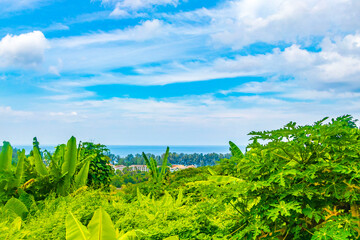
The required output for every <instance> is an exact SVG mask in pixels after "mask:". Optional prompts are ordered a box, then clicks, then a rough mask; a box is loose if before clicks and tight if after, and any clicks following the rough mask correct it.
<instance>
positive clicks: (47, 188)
mask: <svg viewBox="0 0 360 240" xmlns="http://www.w3.org/2000/svg"><path fill="white" fill-rule="evenodd" d="M250 135H251V141H252V142H251V143H250V144H249V145H248V147H247V151H246V153H245V154H243V153H241V151H240V149H239V148H238V147H237V146H236V145H235V144H234V143H232V142H230V150H231V152H232V155H233V156H232V157H231V158H230V159H223V160H221V161H219V162H218V164H217V165H216V166H213V167H201V168H194V169H186V170H183V171H178V172H174V173H170V172H168V171H166V168H167V162H168V156H169V155H170V154H169V148H167V151H166V153H165V154H164V159H163V160H162V161H161V160H160V161H159V159H154V158H152V157H150V158H148V157H147V155H145V154H144V155H145V156H144V161H146V162H147V165H148V166H149V168H150V170H151V171H150V173H149V174H148V175H150V176H151V179H150V180H149V181H146V177H145V176H146V174H145V173H142V174H143V175H139V173H128V172H126V170H125V171H124V172H122V173H120V172H118V173H117V175H116V177H118V180H119V182H120V184H121V189H116V188H115V187H113V186H109V187H108V188H105V189H104V188H102V189H101V190H100V189H97V190H96V189H93V188H91V187H87V186H85V185H86V183H87V179H86V178H87V176H90V175H91V174H93V173H94V171H93V172H92V173H91V166H92V164H94V163H96V164H99V165H96V166H98V167H99V169H95V170H96V171H98V173H102V172H100V170H101V171H104V169H103V168H102V167H103V166H106V167H107V166H109V165H107V163H108V158H101V157H100V160H101V161H100V162H96V161H95V162H94V161H92V159H93V158H95V157H99V156H101V154H105V152H106V151H105V149H103V147H102V145H99V146H97V145H96V146H94V144H88V145H89V146H84V145H81V144H80V145H79V147H78V148H76V140H75V139H70V141H69V142H70V144H69V143H68V145H64V144H63V145H59V146H58V147H57V148H56V150H55V152H54V153H53V154H50V153H48V152H46V151H45V152H41V151H40V148H39V146H38V142H37V141H36V142H37V145H36V146H34V150H33V151H32V155H31V156H29V157H26V156H25V152H24V151H22V152H20V151H18V154H17V159H18V161H17V166H15V164H14V163H13V164H14V165H11V164H10V165H7V166H8V167H7V168H6V170H5V169H0V190H1V191H0V197H1V199H0V201H2V202H3V203H5V204H4V205H1V204H0V239H40V240H42V239H70V240H72V239H116V240H120V239H123V240H124V239H127V240H129V239H156V240H157V239H168V240H176V239H245V240H248V239H255V240H258V239H259V240H260V239H339V240H340V239H341V240H342V239H358V238H359V232H360V218H359V216H360V208H359V206H360V187H359V184H360V144H359V141H360V130H359V129H358V128H356V125H355V121H354V120H353V119H352V117H351V116H343V117H339V118H337V119H332V120H328V119H323V120H321V121H318V122H316V123H314V124H313V125H311V126H310V125H305V126H298V125H296V124H295V123H293V122H291V123H289V124H287V125H286V126H285V127H283V128H281V129H278V130H273V131H264V132H251V133H250ZM9 145H10V144H9ZM10 147H11V146H10ZM2 151H4V152H7V151H12V148H11V149H10V148H9V147H6V148H3V150H2ZM74 152H75V153H76V154H74ZM70 155H71V157H69V156H70ZM0 156H1V157H2V161H3V162H4V160H3V159H6V162H7V163H8V162H9V158H8V156H10V155H8V152H7V153H6V154H5V153H2V154H1V155H0ZM4 156H6V157H4ZM104 156H106V155H104ZM36 158H37V160H36ZM69 159H73V160H71V161H70V160H69ZM74 159H75V160H74ZM149 159H150V160H149ZM45 162H46V163H45ZM40 163H42V164H43V166H45V169H46V171H47V174H45V171H43V170H41V169H42V168H43V167H39V166H42V165H40ZM159 163H161V165H162V166H161V168H158V164H159ZM109 167H110V166H109ZM93 170H94V169H93ZM41 172H42V173H43V174H42V173H41ZM69 172H70V175H68V174H69ZM105 175H106V173H105ZM148 175H147V176H148ZM125 176H126V177H125ZM140 176H141V177H144V178H141V179H140ZM66 178H68V179H69V181H70V185H69V186H67V187H65V188H64V185H63V183H64V182H65V179H66ZM114 179H115V177H114V178H113V181H115V180H114ZM125 179H132V180H133V181H129V182H128V183H126V184H124V182H125ZM98 180H99V181H102V180H101V179H98ZM137 180H141V182H140V183H137ZM94 181H95V180H94ZM96 181H97V180H96ZM131 182H134V183H135V184H132V183H131ZM149 183H150V184H149ZM153 183H155V184H153ZM88 184H89V183H88ZM90 185H91V186H96V184H94V183H91V184H90ZM99 185H105V184H99ZM59 189H66V193H65V194H59V193H62V192H61V191H59ZM67 193H70V194H67ZM12 197H13V198H12ZM14 197H16V198H14ZM85 226H88V227H85Z"/></svg>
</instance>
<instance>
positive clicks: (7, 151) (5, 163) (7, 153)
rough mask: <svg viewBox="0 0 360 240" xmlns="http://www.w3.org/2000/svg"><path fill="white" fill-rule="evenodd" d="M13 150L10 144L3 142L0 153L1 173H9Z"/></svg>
mask: <svg viewBox="0 0 360 240" xmlns="http://www.w3.org/2000/svg"><path fill="white" fill-rule="evenodd" d="M12 153H13V149H12V147H11V145H10V143H9V142H3V146H2V148H1V153H0V171H7V170H9V168H10V166H11V160H12Z"/></svg>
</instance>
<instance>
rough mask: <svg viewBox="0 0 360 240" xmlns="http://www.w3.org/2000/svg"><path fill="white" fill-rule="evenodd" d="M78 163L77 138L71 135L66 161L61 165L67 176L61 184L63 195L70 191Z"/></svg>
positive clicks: (63, 173) (64, 174) (67, 146)
mask: <svg viewBox="0 0 360 240" xmlns="http://www.w3.org/2000/svg"><path fill="white" fill-rule="evenodd" d="M76 164H77V149H76V139H75V138H74V137H71V138H70V139H69V141H68V142H67V145H66V151H65V157H64V162H63V164H62V167H61V174H62V175H63V176H65V177H64V183H63V184H62V185H61V189H60V192H61V193H62V194H63V195H66V194H68V193H69V190H70V181H71V179H72V177H73V176H74V173H75V169H76Z"/></svg>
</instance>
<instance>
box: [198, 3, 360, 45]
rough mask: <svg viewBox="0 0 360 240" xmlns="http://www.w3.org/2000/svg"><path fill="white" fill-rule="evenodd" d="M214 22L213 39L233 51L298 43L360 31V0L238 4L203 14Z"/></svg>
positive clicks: (227, 4)
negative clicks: (259, 46)
mask: <svg viewBox="0 0 360 240" xmlns="http://www.w3.org/2000/svg"><path fill="white" fill-rule="evenodd" d="M202 15H206V16H208V17H210V18H211V24H210V27H211V28H215V29H217V30H218V32H217V33H215V34H213V35H212V36H213V39H214V40H216V41H219V42H221V43H223V44H226V45H230V46H232V47H233V48H242V47H243V46H246V45H249V44H252V43H255V42H267V43H277V42H279V41H284V42H297V41H303V42H306V41H307V40H309V39H311V38H313V37H314V36H324V35H329V36H334V35H336V34H343V33H352V32H353V31H355V30H356V29H359V27H360V2H359V1H357V0H331V1H328V0H317V1H315V0H274V1H267V0H238V1H229V2H227V3H226V4H225V5H224V6H223V7H222V8H217V9H211V10H203V11H202V12H198V14H197V15H195V16H193V17H195V18H197V17H201V16H202Z"/></svg>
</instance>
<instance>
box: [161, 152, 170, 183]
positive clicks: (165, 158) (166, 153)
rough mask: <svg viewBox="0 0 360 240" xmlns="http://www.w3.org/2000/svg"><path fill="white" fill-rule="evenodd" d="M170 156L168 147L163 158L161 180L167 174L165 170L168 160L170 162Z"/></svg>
mask: <svg viewBox="0 0 360 240" xmlns="http://www.w3.org/2000/svg"><path fill="white" fill-rule="evenodd" d="M168 156H169V147H167V148H166V152H165V155H164V158H163V162H162V166H161V172H160V176H159V178H160V179H159V181H161V180H162V179H163V177H164V175H165V171H166V168H167V162H168Z"/></svg>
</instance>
